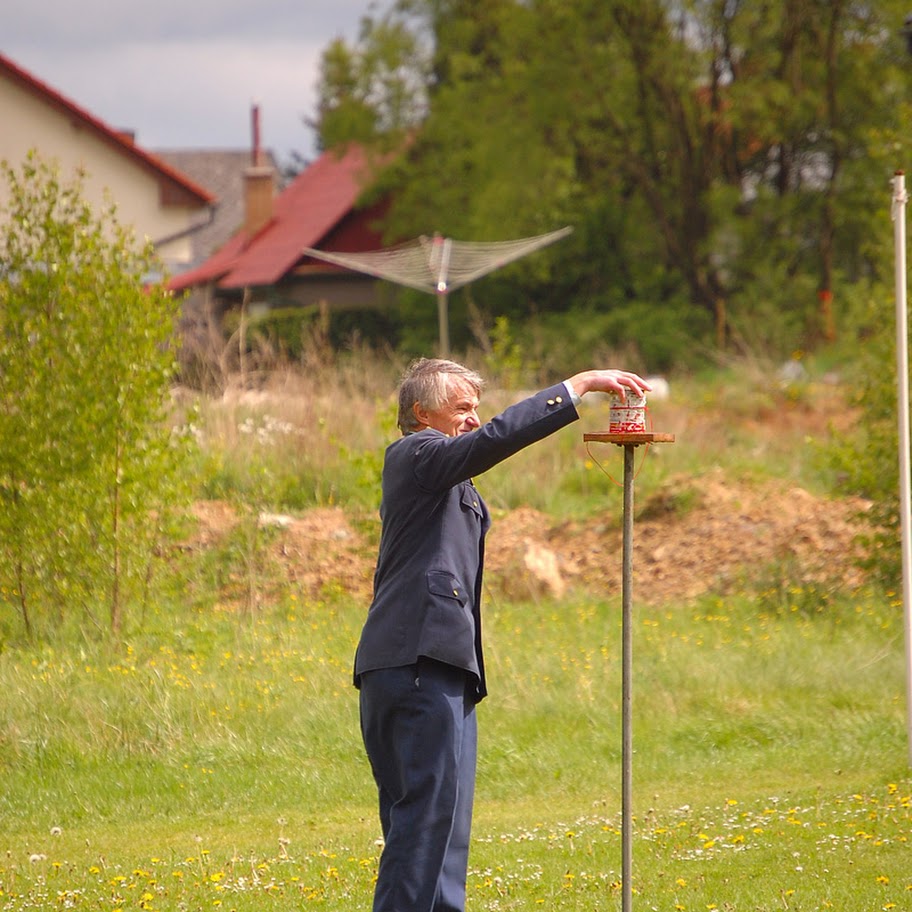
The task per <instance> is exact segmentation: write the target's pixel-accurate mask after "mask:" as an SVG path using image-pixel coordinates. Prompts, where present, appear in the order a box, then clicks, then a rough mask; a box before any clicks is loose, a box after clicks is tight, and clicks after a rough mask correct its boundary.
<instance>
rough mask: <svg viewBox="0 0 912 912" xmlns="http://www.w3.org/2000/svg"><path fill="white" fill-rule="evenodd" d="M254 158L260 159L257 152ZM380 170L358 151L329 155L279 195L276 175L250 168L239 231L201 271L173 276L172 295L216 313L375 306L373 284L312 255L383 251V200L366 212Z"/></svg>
mask: <svg viewBox="0 0 912 912" xmlns="http://www.w3.org/2000/svg"><path fill="white" fill-rule="evenodd" d="M254 154H255V155H256V153H254ZM378 165H379V163H378V162H377V161H376V160H375V159H374V158H373V157H372V156H371V155H370V154H369V153H368V152H367V151H366V150H365V149H364V148H363V147H361V146H358V145H355V144H352V145H350V146H348V147H346V148H343V149H333V150H328V151H326V152H324V153H323V154H322V155H321V156H320V157H319V158H318V159H317V160H316V161H315V162H313V164H311V165H310V166H309V167H307V168H305V169H304V171H302V172H301V173H300V174H299V175H298V176H297V177H296V178H295V179H294V180H293V181H291V182H290V183H289V184H288V186H287V187H286V188H285V189H284V190H283V191H282V192H281V193H279V194H277V195H276V194H275V193H274V184H273V174H274V172H273V169H271V168H270V167H268V166H259V165H253V166H251V167H250V168H248V169H247V171H246V173H245V175H244V180H245V219H244V224H243V226H242V227H241V228H240V230H238V232H237V233H236V234H235V235H234V236H233V237H231V238H230V239H229V240H228V241H227V243H225V245H224V246H223V247H222V248H221V249H220V250H218V251H216V252H215V253H214V254H213V255H212V256H211V257H209V259H208V260H206V261H205V262H204V263H202V264H201V265H200V266H198V267H197V268H196V269H192V270H189V271H187V272H185V273H182V274H181V275H178V276H175V277H174V278H173V279H172V280H171V282H170V284H169V287H170V288H171V289H172V291H174V292H185V291H192V290H197V291H200V290H203V291H205V292H206V294H207V296H208V297H209V299H210V302H211V303H212V304H214V306H215V310H216V311H218V310H220V309H221V310H224V309H225V308H227V307H230V306H232V304H235V303H238V302H239V301H241V299H244V300H246V301H247V302H248V304H250V305H251V306H256V305H261V306H263V307H270V306H272V307H277V306H286V305H298V306H308V305H316V304H320V303H321V302H323V303H324V304H328V305H329V306H330V307H333V308H340V307H341V308H345V307H352V306H353V307H358V308H364V307H369V306H371V304H372V302H373V297H374V291H375V289H374V286H375V285H376V280H375V279H372V278H370V277H368V276H365V275H363V274H361V273H355V272H351V271H349V270H347V269H344V268H342V267H340V266H333V265H330V264H328V263H325V262H321V261H318V260H315V259H313V258H312V257H309V256H307V255H306V254H305V253H304V249H305V248H307V247H310V248H315V249H318V250H327V251H363V250H375V249H377V248H379V247H382V246H383V241H382V237H381V231H380V223H381V221H382V218H383V216H384V214H385V212H386V208H387V204H386V201H379V202H373V203H371V204H369V205H366V206H362V205H360V201H361V199H362V196H363V194H364V192H365V191H366V190H368V189H369V188H370V187H371V184H372V182H373V181H374V180H375V178H376V174H377V167H378Z"/></svg>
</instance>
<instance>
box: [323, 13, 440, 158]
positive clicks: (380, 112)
mask: <svg viewBox="0 0 912 912" xmlns="http://www.w3.org/2000/svg"><path fill="white" fill-rule="evenodd" d="M427 81H428V76H427V53H426V51H425V50H424V49H423V47H422V44H421V42H420V39H419V37H418V36H417V35H416V34H415V33H414V32H413V31H412V30H410V29H409V28H408V26H407V23H406V22H405V21H404V20H403V19H402V18H401V17H400V16H399V15H398V14H397V11H396V9H395V8H394V9H393V10H391V11H390V12H389V13H387V14H386V15H385V16H382V17H380V18H379V19H375V18H374V17H371V16H365V17H364V18H363V19H362V20H361V30H360V33H359V39H358V45H357V46H356V47H354V48H352V47H349V46H348V45H347V44H346V43H345V42H344V41H343V40H341V39H335V40H334V41H333V42H332V43H331V44H330V45H329V47H328V48H327V49H326V50H325V51H324V52H323V55H322V59H321V63H320V81H319V84H318V95H319V99H318V103H317V114H316V117H315V118H314V119H313V120H310V121H309V122H308V123H309V126H310V127H311V128H312V129H314V130H315V131H316V134H317V139H318V145H319V147H320V148H321V149H330V148H333V147H335V146H339V145H344V144H345V143H348V142H360V143H368V144H386V145H389V144H391V143H398V142H401V141H402V140H403V138H404V137H405V135H406V134H407V133H408V131H409V130H410V129H413V128H414V127H415V126H416V125H417V124H419V123H420V122H421V121H422V119H423V118H424V115H425V113H426V90H427Z"/></svg>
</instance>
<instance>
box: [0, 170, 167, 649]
mask: <svg viewBox="0 0 912 912" xmlns="http://www.w3.org/2000/svg"><path fill="white" fill-rule="evenodd" d="M0 175H2V178H3V183H4V184H5V187H4V188H3V192H2V193H0V199H5V200H6V202H5V205H4V206H3V209H2V212H0V216H2V218H0V222H2V225H3V227H2V229H0V263H2V272H0V507H2V509H0V611H13V612H15V613H18V615H19V617H20V618H21V621H22V624H23V625H24V628H25V631H26V633H27V634H28V635H29V636H40V635H43V634H45V633H47V632H49V631H51V630H53V629H54V628H55V627H59V626H60V625H61V624H63V623H64V622H72V621H76V622H77V623H79V624H85V623H86V622H89V623H91V624H94V625H96V626H97V627H98V628H101V629H108V630H110V631H111V632H113V633H114V634H117V633H119V632H120V630H121V628H122V625H123V622H124V618H125V614H126V611H127V609H128V608H129V607H130V606H132V605H136V604H138V603H139V601H140V600H141V599H142V597H143V594H144V592H145V591H146V589H147V587H148V584H149V580H150V572H151V568H152V564H153V558H154V554H155V551H156V548H157V546H158V545H159V544H160V539H161V533H162V529H163V528H164V523H165V520H166V517H167V512H168V507H169V506H170V505H171V504H172V503H173V502H174V500H173V499H174V498H175V496H176V492H177V472H176V469H177V466H178V464H179V458H180V452H181V450H180V447H179V446H178V445H177V442H176V438H175V437H174V436H173V435H172V434H171V433H170V431H169V427H168V425H167V423H166V421H165V417H166V404H167V396H168V390H169V386H170V383H171V380H172V377H173V366H174V346H173V342H174V336H173V330H174V321H175V317H176V304H175V302H174V301H173V300H172V299H171V298H170V297H169V296H168V295H167V293H166V292H165V291H164V290H163V289H162V288H160V287H157V286H151V287H144V286H143V277H144V276H147V275H150V274H152V273H153V271H154V269H155V264H154V262H153V259H152V251H151V247H149V246H147V247H145V248H143V249H138V247H137V243H136V241H135V239H134V238H133V236H132V233H131V232H130V231H129V230H128V229H126V228H125V227H123V226H121V225H120V224H119V223H118V221H117V218H116V213H115V211H114V209H113V208H110V209H108V210H107V211H104V212H100V213H98V212H95V211H93V209H92V208H91V207H90V206H89V204H88V203H87V202H86V201H85V200H84V199H83V198H82V185H81V180H80V178H79V177H76V178H75V179H74V180H73V181H72V182H71V183H66V182H64V180H62V178H61V176H60V174H59V173H58V170H57V168H56V167H55V166H54V165H52V164H50V163H46V162H43V161H42V160H40V159H39V158H38V157H37V156H36V155H35V154H30V155H29V156H28V158H27V159H26V160H25V161H24V162H23V163H22V165H21V167H18V168H16V167H13V166H12V165H10V164H8V163H6V162H4V163H2V165H0ZM73 615H75V616H76V617H75V618H74V617H73Z"/></svg>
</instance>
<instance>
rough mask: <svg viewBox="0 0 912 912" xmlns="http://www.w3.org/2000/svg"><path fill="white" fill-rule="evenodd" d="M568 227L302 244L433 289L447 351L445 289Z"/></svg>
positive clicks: (317, 253) (339, 261)
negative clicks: (487, 235)
mask: <svg viewBox="0 0 912 912" xmlns="http://www.w3.org/2000/svg"><path fill="white" fill-rule="evenodd" d="M572 230H573V228H572V227H570V226H567V227H565V228H560V229H558V230H557V231H551V232H549V233H548V234H539V235H536V236H534V237H526V238H518V239H516V240H512V241H456V240H453V239H452V238H445V237H441V236H440V235H434V236H433V237H427V236H426V235H422V236H421V237H418V238H415V239H414V240H411V241H406V242H404V243H402V244H397V245H395V246H393V247H387V248H385V249H383V250H369V251H365V252H363V253H345V252H329V251H326V250H316V249H314V248H313V247H305V248H303V251H302V252H303V253H305V254H306V255H307V256H311V257H313V258H314V259H318V260H324V261H325V262H328V263H333V264H335V265H337V266H344V267H345V268H346V269H352V270H354V271H355V272H363V273H366V274H367V275H372V276H375V277H376V278H378V279H385V280H386V281H389V282H395V283H397V284H399V285H406V286H408V287H409V288H416V289H417V290H418V291H427V292H430V293H432V294H436V295H437V311H438V322H439V331H440V349H441V354H442V355H443V356H444V357H446V356H447V355H448V354H449V347H450V338H449V326H448V319H447V303H446V296H447V294H448V293H449V292H451V291H453V290H454V289H456V288H461V287H462V286H463V285H468V284H469V282H473V281H474V280H475V279H478V278H481V276H483V275H487V273H489V272H493V271H494V270H495V269H500V267H501V266H506V265H507V263H512V262H513V261H514V260H518V259H520V257H524V256H526V255H527V254H529V253H532V252H533V251H535V250H539V249H540V248H542V247H545V246H547V245H548V244H553V243H554V242H555V241H557V240H560V239H561V238H562V237H566V235H568V234H569V233H570V232H571V231H572Z"/></svg>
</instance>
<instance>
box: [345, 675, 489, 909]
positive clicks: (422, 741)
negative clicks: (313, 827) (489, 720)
mask: <svg viewBox="0 0 912 912" xmlns="http://www.w3.org/2000/svg"><path fill="white" fill-rule="evenodd" d="M469 685H470V680H469V675H468V673H467V672H465V671H463V670H461V669H459V668H454V667H453V666H451V665H445V664H443V663H441V662H434V661H431V660H426V659H421V660H420V661H419V662H418V664H417V665H409V666H404V667H400V668H385V669H380V670H378V671H369V672H366V673H365V674H363V675H362V676H361V733H362V736H363V737H364V746H365V748H366V749H367V756H368V759H369V760H370V764H371V769H372V770H373V774H374V779H375V780H376V782H377V788H378V791H379V798H380V825H381V827H382V829H383V838H384V841H385V845H384V849H383V854H382V855H381V856H380V870H379V873H378V877H377V885H376V888H375V890H374V907H373V912H464V909H465V897H466V871H467V868H468V863H469V832H470V830H471V826H472V802H473V798H474V792H475V758H476V754H477V744H478V738H477V725H476V717H475V703H474V701H473V699H472V698H471V694H472V692H473V688H471V687H470V686H469Z"/></svg>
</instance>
